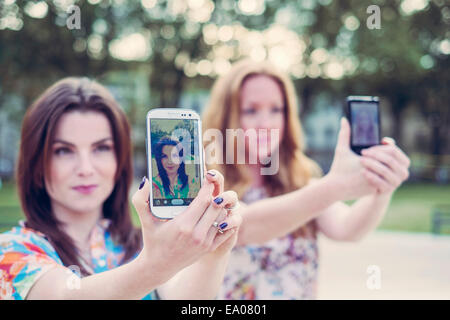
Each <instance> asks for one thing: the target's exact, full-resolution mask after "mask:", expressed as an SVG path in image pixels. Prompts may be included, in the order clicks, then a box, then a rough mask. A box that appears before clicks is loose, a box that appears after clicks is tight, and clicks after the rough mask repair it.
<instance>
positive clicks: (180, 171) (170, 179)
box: [150, 119, 201, 206]
mask: <svg viewBox="0 0 450 320" xmlns="http://www.w3.org/2000/svg"><path fill="white" fill-rule="evenodd" d="M150 130H151V143H152V145H151V156H152V164H151V165H152V173H153V176H152V192H153V205H154V206H186V205H189V204H190V203H191V202H192V200H193V199H194V198H195V196H196V195H197V193H198V191H199V190H200V179H201V177H200V164H199V163H200V161H199V158H198V157H199V146H198V145H197V144H198V142H197V143H194V141H198V139H197V135H198V121H197V120H180V119H151V120H150Z"/></svg>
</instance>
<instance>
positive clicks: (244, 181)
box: [202, 60, 321, 197]
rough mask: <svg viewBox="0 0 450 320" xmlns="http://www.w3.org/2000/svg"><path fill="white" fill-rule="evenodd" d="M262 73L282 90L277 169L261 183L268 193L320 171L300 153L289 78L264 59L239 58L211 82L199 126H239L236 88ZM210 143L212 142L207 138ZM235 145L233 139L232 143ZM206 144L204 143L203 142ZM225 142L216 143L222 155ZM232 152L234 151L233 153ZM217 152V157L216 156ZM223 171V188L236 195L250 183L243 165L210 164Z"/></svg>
mask: <svg viewBox="0 0 450 320" xmlns="http://www.w3.org/2000/svg"><path fill="white" fill-rule="evenodd" d="M256 75H266V76H268V77H270V78H271V79H273V80H275V81H276V82H277V83H278V85H279V86H280V88H281V91H282V92H283V98H284V107H285V108H284V120H285V129H284V130H285V132H284V135H283V137H284V138H283V140H282V141H281V143H280V146H279V152H280V159H279V161H280V162H279V171H278V173H277V174H275V175H265V176H264V177H263V179H264V185H265V187H266V188H267V191H268V192H269V194H270V195H271V196H276V195H280V194H283V193H286V192H290V191H293V190H295V189H298V188H300V187H302V186H304V185H306V184H307V183H308V181H309V179H310V178H311V177H312V176H318V175H320V174H321V170H320V168H319V166H318V165H317V164H316V163H315V162H314V161H313V160H311V159H310V158H308V157H307V156H306V155H305V154H304V135H303V131H302V127H301V123H300V121H299V115H298V110H297V109H298V105H297V98H296V94H295V89H294V85H293V83H292V80H291V79H290V78H289V77H288V76H287V75H286V74H284V73H283V72H281V71H279V70H277V69H276V68H275V67H274V66H273V65H272V64H270V63H269V62H267V61H264V62H254V61H251V60H242V61H240V62H237V63H235V64H234V65H233V67H232V68H231V70H230V71H229V72H228V73H227V74H225V75H224V76H222V77H220V78H219V79H218V80H217V81H216V82H215V84H214V86H213V89H212V93H211V96H210V100H209V103H208V107H207V108H206V109H205V111H204V113H203V119H202V120H203V130H204V132H205V131H206V130H208V129H211V128H214V129H219V130H220V131H221V132H222V135H223V137H225V134H226V129H238V128H239V127H240V123H239V118H240V103H239V101H240V92H241V87H242V85H243V83H244V82H245V81H246V80H247V79H249V78H250V77H252V76H256ZM211 143H214V142H211ZM234 145H236V143H234ZM205 148H206V146H205ZM226 149H227V146H225V145H224V146H223V147H222V146H216V148H215V149H214V150H220V151H221V152H223V154H222V155H220V156H222V157H223V156H224V154H225V152H226ZM234 154H235V155H236V152H235V153H234ZM220 156H219V158H220ZM212 167H214V168H216V169H218V170H220V171H221V172H223V174H224V177H225V185H226V188H229V189H233V190H235V191H236V193H237V194H238V196H239V197H242V196H243V194H244V193H245V192H246V191H247V190H248V188H249V187H250V186H251V178H250V176H249V174H248V173H247V170H246V166H245V165H239V164H236V161H235V162H234V164H213V165H212Z"/></svg>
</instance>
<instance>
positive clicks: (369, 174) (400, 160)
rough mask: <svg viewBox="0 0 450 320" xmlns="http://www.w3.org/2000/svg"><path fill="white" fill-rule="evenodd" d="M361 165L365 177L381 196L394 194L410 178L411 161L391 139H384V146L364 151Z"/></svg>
mask: <svg viewBox="0 0 450 320" xmlns="http://www.w3.org/2000/svg"><path fill="white" fill-rule="evenodd" d="M361 153H362V155H363V157H362V158H361V164H362V165H363V166H364V167H365V168H366V170H365V171H364V175H365V176H366V178H367V179H368V180H369V181H370V183H371V184H372V185H373V186H374V187H375V188H376V190H377V193H379V194H392V193H393V192H394V191H395V189H397V188H398V187H399V186H400V185H401V184H402V183H403V182H404V181H405V180H406V179H408V177H409V171H408V168H409V165H410V163H411V161H410V160H409V158H408V156H406V155H405V153H403V151H402V150H401V149H400V148H399V147H397V146H396V145H395V141H394V140H393V139H391V138H383V140H382V145H378V146H374V147H371V148H368V149H364V150H363V151H362V152H361Z"/></svg>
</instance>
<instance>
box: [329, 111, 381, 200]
mask: <svg viewBox="0 0 450 320" xmlns="http://www.w3.org/2000/svg"><path fill="white" fill-rule="evenodd" d="M360 159H361V156H358V155H357V154H356V153H354V152H353V151H352V150H351V149H350V125H349V123H348V121H347V119H346V118H344V117H343V118H342V119H341V129H340V131H339V136H338V142H337V145H336V149H335V153H334V159H333V163H332V165H331V169H330V172H329V173H328V174H327V175H326V176H325V179H327V180H328V181H329V182H330V183H329V185H330V188H332V191H333V192H335V193H337V194H338V196H337V198H338V199H339V200H342V201H345V200H354V199H357V198H360V197H362V196H364V195H367V194H370V193H374V192H376V186H374V185H373V182H372V179H370V178H369V177H368V173H369V169H368V168H366V167H365V166H363V165H362V163H361V161H360Z"/></svg>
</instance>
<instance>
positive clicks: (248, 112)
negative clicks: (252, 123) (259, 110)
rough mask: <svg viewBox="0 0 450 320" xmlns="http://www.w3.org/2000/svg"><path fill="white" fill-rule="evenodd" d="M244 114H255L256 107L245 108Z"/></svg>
mask: <svg viewBox="0 0 450 320" xmlns="http://www.w3.org/2000/svg"><path fill="white" fill-rule="evenodd" d="M243 113H244V114H255V113H256V109H255V108H248V109H244V112H243Z"/></svg>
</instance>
